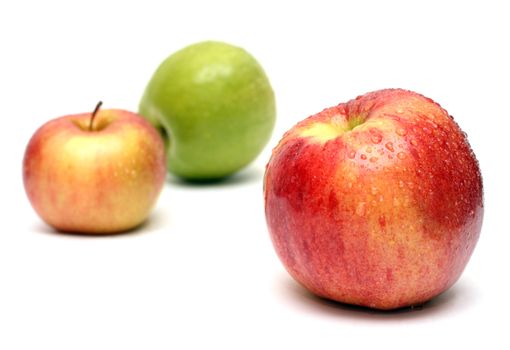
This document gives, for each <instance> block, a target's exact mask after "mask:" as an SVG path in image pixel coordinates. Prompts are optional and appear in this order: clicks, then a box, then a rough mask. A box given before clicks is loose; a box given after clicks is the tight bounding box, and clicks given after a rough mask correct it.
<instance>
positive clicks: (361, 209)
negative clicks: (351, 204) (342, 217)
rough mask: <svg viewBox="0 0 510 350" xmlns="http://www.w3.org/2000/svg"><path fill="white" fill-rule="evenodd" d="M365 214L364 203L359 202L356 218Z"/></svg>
mask: <svg viewBox="0 0 510 350" xmlns="http://www.w3.org/2000/svg"><path fill="white" fill-rule="evenodd" d="M365 213H366V203H365V202H359V203H358V205H357V206H356V215H358V216H364V215H365Z"/></svg>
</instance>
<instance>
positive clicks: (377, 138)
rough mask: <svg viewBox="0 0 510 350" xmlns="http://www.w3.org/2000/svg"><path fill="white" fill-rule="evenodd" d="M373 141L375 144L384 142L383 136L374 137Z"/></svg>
mask: <svg viewBox="0 0 510 350" xmlns="http://www.w3.org/2000/svg"><path fill="white" fill-rule="evenodd" d="M371 140H372V142H373V143H379V142H381V140H382V136H381V135H377V134H375V135H372V137H371Z"/></svg>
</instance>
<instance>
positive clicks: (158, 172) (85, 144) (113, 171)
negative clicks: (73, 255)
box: [23, 105, 166, 234]
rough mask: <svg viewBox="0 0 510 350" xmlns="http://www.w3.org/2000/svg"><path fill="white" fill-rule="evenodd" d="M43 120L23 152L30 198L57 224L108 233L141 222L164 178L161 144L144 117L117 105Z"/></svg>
mask: <svg viewBox="0 0 510 350" xmlns="http://www.w3.org/2000/svg"><path fill="white" fill-rule="evenodd" d="M98 109H99V105H98V108H96V110H95V111H94V113H92V114H91V113H84V114H77V115H69V116H65V117H61V118H57V119H54V120H51V121H49V122H48V123H46V124H44V125H43V126H42V127H41V128H39V130H37V131H36V133H35V134H34V135H33V136H32V138H31V140H30V142H29V144H28V146H27V149H26V152H25V157H24V160H23V180H24V185H25V189H26V192H27V195H28V198H29V200H30V202H31V204H32V206H33V207H34V209H35V211H36V212H37V213H38V214H39V216H40V217H41V218H42V219H43V220H44V221H46V223H48V224H49V225H51V226H53V227H54V228H56V229H57V230H61V231H69V232H82V233H96V234H100V233H113V232H119V231H125V230H128V229H131V228H133V227H135V226H137V225H139V224H141V223H142V222H143V221H144V220H145V219H146V218H147V217H148V215H149V213H150V211H151V209H152V208H153V206H154V205H155V203H156V200H157V198H158V196H159V194H160V192H161V189H162V187H163V183H164V180H165V171H166V170H165V169H166V161H165V151H164V145H163V141H162V139H161V137H160V136H159V133H158V132H157V131H156V129H155V128H154V127H153V126H152V125H151V124H149V123H148V122H147V121H146V120H145V119H143V118H142V117H139V116H138V115H136V114H134V113H131V112H128V111H123V110H115V109H111V110H101V111H98Z"/></svg>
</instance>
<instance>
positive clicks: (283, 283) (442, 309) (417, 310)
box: [278, 276, 476, 321]
mask: <svg viewBox="0 0 510 350" xmlns="http://www.w3.org/2000/svg"><path fill="white" fill-rule="evenodd" d="M278 281H279V282H278V283H279V284H280V286H279V287H278V288H279V289H280V292H281V293H283V294H284V296H285V299H286V300H287V301H290V302H292V303H293V304H299V306H300V308H304V309H305V310H306V311H307V312H312V313H321V314H325V315H328V316H332V317H349V318H355V319H362V320H394V321H401V320H410V319H417V318H425V317H427V318H428V317H433V316H435V315H439V314H446V313H449V312H452V311H454V310H455V309H458V308H463V307H468V306H469V305H470V304H472V303H473V299H474V298H476V295H475V294H476V293H475V292H476V291H475V290H474V289H473V288H474V286H473V285H468V284H467V283H466V282H465V281H462V280H461V281H458V282H457V283H456V284H455V285H453V286H452V287H451V288H450V289H448V290H447V291H445V292H443V293H441V294H440V295H438V296H436V297H435V298H432V299H431V300H429V301H427V302H425V303H424V304H422V305H419V306H412V307H404V308H399V309H395V310H388V311H387V310H377V309H371V308H368V307H363V306H356V305H349V304H344V303H340V302H336V301H333V300H329V299H324V298H321V297H318V296H316V295H314V294H312V293H310V292H309V291H308V290H306V289H305V288H304V287H302V286H301V285H299V284H298V283H297V282H295V281H294V280H292V279H291V278H289V277H283V276H282V277H281V278H279V280H278Z"/></svg>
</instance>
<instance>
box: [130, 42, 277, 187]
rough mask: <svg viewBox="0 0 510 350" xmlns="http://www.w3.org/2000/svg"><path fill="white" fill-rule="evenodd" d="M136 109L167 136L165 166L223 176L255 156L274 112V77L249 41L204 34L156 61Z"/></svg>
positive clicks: (204, 176)
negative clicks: (246, 47) (243, 45)
mask: <svg viewBox="0 0 510 350" xmlns="http://www.w3.org/2000/svg"><path fill="white" fill-rule="evenodd" d="M139 113H140V114H141V115H142V116H144V117H145V118H147V119H148V120H149V121H150V122H151V123H152V124H153V125H154V126H156V128H158V129H159V130H160V131H161V133H162V135H163V137H164V138H165V142H166V147H167V165H168V170H169V171H170V172H171V173H172V174H174V175H177V176H178V177H181V178H184V179H188V180H196V181H201V180H214V179H220V178H223V177H226V176H228V175H231V174H233V173H235V172H236V171H238V170H240V169H242V168H243V167H245V166H246V165H248V164H249V163H250V162H252V161H253V160H254V159H255V158H256V157H257V156H258V155H259V153H260V152H261V151H262V149H263V148H264V146H265V145H266V144H267V142H268V141H269V138H270V137H271V133H272V131H273V128H274V124H275V120H276V104H275V97H274V92H273V89H272V88H271V84H270V82H269V80H268V78H267V76H266V74H265V72H264V70H263V69H262V67H261V66H260V65H259V63H258V62H257V61H256V60H255V58H253V57H252V56H251V55H250V54H249V53H248V52H246V51H245V50H244V49H242V48H239V47H236V46H232V45H230V44H226V43H222V42H215V41H206V42H200V43H197V44H194V45H191V46H188V47H185V48H184V49H182V50H180V51H178V52H176V53H174V54H173V55H171V56H169V57H168V58H167V59H166V60H165V61H163V63H162V64H161V65H160V66H159V67H158V69H157V70H156V72H155V73H154V75H153V76H152V78H151V80H150V81H149V83H148V86H147V87H146V89H145V92H144V95H143V97H142V100H141V102H140V108H139Z"/></svg>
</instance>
